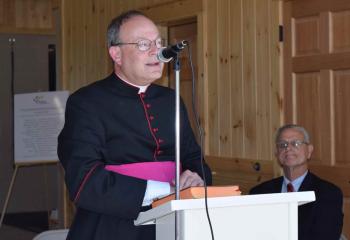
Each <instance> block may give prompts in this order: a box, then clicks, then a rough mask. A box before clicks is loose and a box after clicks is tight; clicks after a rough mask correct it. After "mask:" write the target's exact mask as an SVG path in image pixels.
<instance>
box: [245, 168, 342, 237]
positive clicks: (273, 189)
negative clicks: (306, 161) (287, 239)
mask: <svg viewBox="0 0 350 240" xmlns="http://www.w3.org/2000/svg"><path fill="white" fill-rule="evenodd" d="M282 184H283V177H279V178H275V179H272V180H270V181H267V182H264V183H261V184H259V185H257V186H255V187H254V188H252V189H251V190H250V194H264V193H279V192H281V189H282ZM299 191H315V195H316V201H314V202H311V203H307V204H304V205H301V206H299V212H298V226H299V227H298V231H299V233H298V235H299V238H298V239H299V240H339V238H340V235H341V232H342V227H343V211H342V207H343V194H342V192H341V190H340V189H339V188H338V187H337V186H335V185H334V184H332V183H330V182H327V181H325V180H322V179H321V178H319V177H317V176H316V175H314V174H312V173H311V172H308V173H307V175H306V177H305V179H304V181H303V183H302V184H301V186H300V189H299Z"/></svg>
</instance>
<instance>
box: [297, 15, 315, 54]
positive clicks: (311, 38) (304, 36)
mask: <svg viewBox="0 0 350 240" xmlns="http://www.w3.org/2000/svg"><path fill="white" fill-rule="evenodd" d="M319 21H320V18H319V16H318V15H315V16H308V17H301V18H297V19H295V20H294V21H293V25H294V26H293V29H294V31H295V34H294V35H293V40H292V42H293V45H294V51H293V56H294V57H296V56H308V55H315V54H319V53H320V52H321V49H320V22H319Z"/></svg>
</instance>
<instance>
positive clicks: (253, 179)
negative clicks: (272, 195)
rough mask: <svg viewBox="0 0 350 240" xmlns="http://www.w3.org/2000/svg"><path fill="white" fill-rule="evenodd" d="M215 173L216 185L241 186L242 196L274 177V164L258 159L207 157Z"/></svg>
mask: <svg viewBox="0 0 350 240" xmlns="http://www.w3.org/2000/svg"><path fill="white" fill-rule="evenodd" d="M205 159H206V161H207V162H208V164H209V165H210V167H211V169H212V172H213V182H214V185H239V187H240V189H241V191H242V194H248V193H249V190H250V189H251V188H252V187H253V186H255V185H257V184H259V183H261V182H264V181H267V180H269V179H271V178H272V177H273V175H274V174H273V171H274V170H273V162H272V161H262V160H256V159H241V158H227V157H218V156H206V157H205Z"/></svg>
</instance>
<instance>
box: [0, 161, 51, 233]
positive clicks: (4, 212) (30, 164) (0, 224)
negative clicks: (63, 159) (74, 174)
mask: <svg viewBox="0 0 350 240" xmlns="http://www.w3.org/2000/svg"><path fill="white" fill-rule="evenodd" d="M57 163H58V161H47V162H42V161H38V162H28V163H26V162H23V163H16V164H15V170H14V172H13V174H12V178H11V182H10V186H9V189H8V191H7V195H6V199H5V203H4V206H3V208H2V212H1V219H0V228H1V226H2V222H3V220H4V217H5V214H6V210H7V206H8V203H9V200H10V197H11V194H12V189H13V185H14V183H15V180H16V176H17V172H18V169H19V168H21V167H32V166H38V165H50V164H57Z"/></svg>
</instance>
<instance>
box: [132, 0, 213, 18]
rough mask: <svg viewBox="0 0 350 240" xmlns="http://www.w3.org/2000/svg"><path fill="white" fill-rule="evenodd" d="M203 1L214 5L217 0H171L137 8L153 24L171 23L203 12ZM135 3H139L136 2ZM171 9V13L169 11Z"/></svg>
mask: <svg viewBox="0 0 350 240" xmlns="http://www.w3.org/2000/svg"><path fill="white" fill-rule="evenodd" d="M203 1H208V3H209V2H213V3H215V2H216V1H217V0H175V1H174V0H173V1H167V0H164V1H162V4H158V5H155V6H153V5H151V6H149V5H147V4H142V5H140V6H138V7H139V9H140V10H142V11H143V12H144V13H146V15H148V16H152V20H153V21H155V22H162V21H173V20H179V19H180V18H183V19H185V18H189V17H193V14H194V13H199V12H201V11H202V10H203ZM136 2H140V1H137V0H136ZM169 9H171V11H169Z"/></svg>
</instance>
